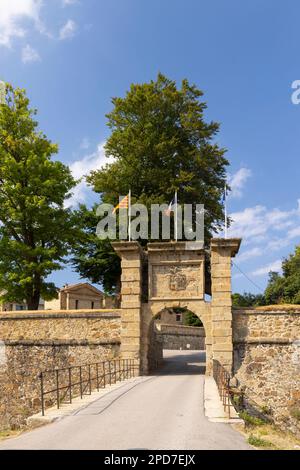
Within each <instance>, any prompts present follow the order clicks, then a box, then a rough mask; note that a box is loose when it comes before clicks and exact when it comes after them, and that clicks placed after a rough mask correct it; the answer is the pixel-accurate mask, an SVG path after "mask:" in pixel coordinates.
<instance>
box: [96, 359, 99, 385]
mask: <svg viewBox="0 0 300 470" xmlns="http://www.w3.org/2000/svg"><path fill="white" fill-rule="evenodd" d="M96 380H97V392H99V373H98V362H97V363H96Z"/></svg>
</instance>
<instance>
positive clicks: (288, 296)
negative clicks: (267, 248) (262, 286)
mask: <svg viewBox="0 0 300 470" xmlns="http://www.w3.org/2000/svg"><path fill="white" fill-rule="evenodd" d="M265 297H266V301H267V303H268V304H279V303H290V304H300V246H298V247H296V249H295V253H293V254H291V255H290V256H289V257H288V258H286V259H284V260H283V262H282V276H281V275H280V274H278V273H276V272H271V273H270V274H269V282H268V286H267V288H266V291H265Z"/></svg>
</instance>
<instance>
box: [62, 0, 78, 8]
mask: <svg viewBox="0 0 300 470" xmlns="http://www.w3.org/2000/svg"><path fill="white" fill-rule="evenodd" d="M75 3H78V0H62V4H63V6H64V7H67V6H69V5H74V4H75Z"/></svg>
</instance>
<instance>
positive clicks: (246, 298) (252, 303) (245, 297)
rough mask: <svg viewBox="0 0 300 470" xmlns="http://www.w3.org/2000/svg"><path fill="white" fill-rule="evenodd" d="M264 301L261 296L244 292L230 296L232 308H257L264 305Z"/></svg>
mask: <svg viewBox="0 0 300 470" xmlns="http://www.w3.org/2000/svg"><path fill="white" fill-rule="evenodd" d="M265 304H266V300H265V297H264V295H263V294H257V295H255V294H251V293H250V292H244V293H243V294H238V293H236V294H233V295H232V305H233V306H234V307H257V306H259V305H265Z"/></svg>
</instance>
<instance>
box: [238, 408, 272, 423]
mask: <svg viewBox="0 0 300 470" xmlns="http://www.w3.org/2000/svg"><path fill="white" fill-rule="evenodd" d="M239 416H240V418H241V419H243V420H244V421H245V425H246V426H262V425H264V424H266V421H265V420H263V419H261V418H257V417H256V416H252V415H250V414H249V413H247V411H241V412H240V413H239Z"/></svg>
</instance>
